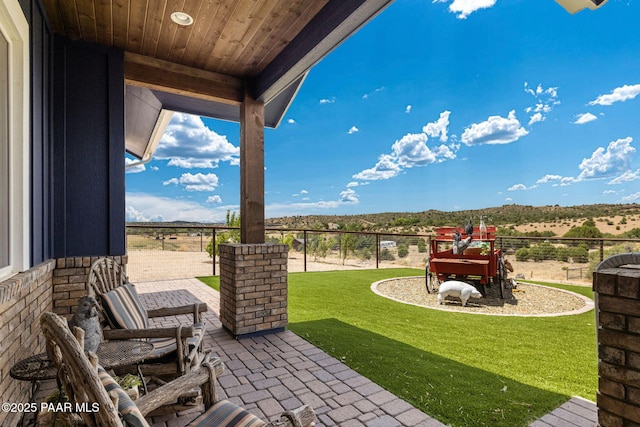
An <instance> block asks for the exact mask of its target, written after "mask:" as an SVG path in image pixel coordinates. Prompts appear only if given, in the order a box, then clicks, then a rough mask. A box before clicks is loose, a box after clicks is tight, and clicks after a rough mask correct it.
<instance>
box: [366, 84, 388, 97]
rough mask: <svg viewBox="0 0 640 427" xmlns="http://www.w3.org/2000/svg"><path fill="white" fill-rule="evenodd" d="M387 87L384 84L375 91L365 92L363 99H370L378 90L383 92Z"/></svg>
mask: <svg viewBox="0 0 640 427" xmlns="http://www.w3.org/2000/svg"><path fill="white" fill-rule="evenodd" d="M385 89H386V88H385V87H384V86H382V87H379V88H377V89H375V90H374V91H373V92H369V93H365V94H364V95H362V99H369V97H371V96H372V95H375V94H376V93H378V92H382V91H383V90H385Z"/></svg>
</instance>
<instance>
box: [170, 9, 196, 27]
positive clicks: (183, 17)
mask: <svg viewBox="0 0 640 427" xmlns="http://www.w3.org/2000/svg"><path fill="white" fill-rule="evenodd" d="M171 20H172V21H173V22H175V23H176V24H178V25H184V26H185V27H186V26H187V25H191V24H193V18H192V17H191V15H189V14H187V13H184V12H173V13H172V14H171Z"/></svg>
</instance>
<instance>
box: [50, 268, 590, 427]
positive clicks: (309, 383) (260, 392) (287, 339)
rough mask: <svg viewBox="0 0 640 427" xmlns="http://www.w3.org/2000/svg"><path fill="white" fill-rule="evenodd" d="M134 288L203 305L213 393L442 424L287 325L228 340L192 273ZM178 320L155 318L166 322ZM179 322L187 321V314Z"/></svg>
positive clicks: (274, 412) (263, 405)
mask: <svg viewBox="0 0 640 427" xmlns="http://www.w3.org/2000/svg"><path fill="white" fill-rule="evenodd" d="M136 288H137V290H138V293H139V294H140V296H141V299H142V302H143V304H144V305H145V306H146V307H147V308H158V307H162V306H176V305H182V304H189V303H192V302H205V303H207V305H208V307H209V311H208V312H207V313H204V314H203V320H204V321H205V322H206V323H207V332H206V336H205V341H204V348H205V349H210V350H211V351H212V353H213V355H215V356H217V357H219V358H221V359H222V361H223V362H224V363H225V365H226V370H225V373H224V374H223V375H221V376H220V377H219V378H218V393H219V397H221V398H227V399H229V400H231V401H233V402H235V403H237V404H239V405H241V406H243V407H244V408H246V409H247V410H249V411H250V412H252V413H254V414H256V415H257V416H259V417H261V418H263V419H268V420H273V419H274V418H277V417H278V415H279V414H280V413H281V412H282V411H284V410H289V409H294V408H297V407H299V406H301V405H303V404H309V405H311V406H312V407H313V409H314V411H315V413H316V415H317V417H318V422H317V424H316V425H317V426H318V427H320V426H344V427H351V426H353V427H355V426H366V427H392V426H412V427H436V426H444V424H442V423H441V422H439V421H437V420H435V419H433V418H431V417H430V416H429V415H427V414H425V413H423V412H422V411H420V410H418V409H416V408H415V407H413V406H412V405H411V404H409V403H407V402H405V401H403V400H402V399H400V398H398V397H397V396H395V395H393V394H392V393H390V392H388V391H386V390H384V389H383V388H382V387H380V386H378V385H377V384H375V383H373V382H372V381H370V380H369V379H367V378H365V377H363V376H361V375H360V374H358V373H357V372H356V371H354V370H352V369H351V368H349V367H348V366H347V365H345V364H344V363H342V362H341V361H339V360H337V359H335V358H333V357H331V356H329V355H328V354H327V353H325V352H324V351H322V350H320V349H318V348H316V347H314V346H313V345H312V344H310V343H308V342H307V341H305V340H304V339H302V338H300V337H299V336H297V335H296V334H294V333H293V332H291V331H284V332H280V333H275V334H269V335H265V336H261V337H253V338H242V339H240V340H236V339H234V338H233V337H232V336H231V335H230V334H229V333H228V332H227V331H226V330H224V329H223V328H222V325H221V323H220V320H219V307H220V294H219V293H218V292H217V291H215V290H214V289H211V288H209V287H208V286H206V285H204V284H203V283H201V282H200V281H199V280H197V279H178V280H165V281H154V282H143V283H137V284H136ZM177 320H180V319H177ZM177 320H176V319H175V318H173V319H165V320H162V321H161V322H159V323H160V324H165V325H167V326H168V325H170V324H172V323H174V322H175V321H177ZM181 320H182V321H183V322H184V323H188V322H189V318H188V317H187V316H185V317H184V318H183V319H181ZM192 320H193V319H191V321H192ZM45 390H46V387H45ZM201 410H202V407H200V408H194V409H193V410H192V411H189V413H182V414H169V415H163V416H158V417H154V418H153V420H152V421H153V427H180V426H184V425H185V424H186V423H188V422H189V421H190V420H191V419H192V418H194V417H195V415H196V413H197V412H198V411H201ZM596 418H597V416H596V407H595V404H594V403H593V402H590V401H587V400H584V399H580V398H574V399H571V400H570V401H568V402H567V403H565V404H564V405H562V406H561V407H560V408H558V409H556V410H555V411H553V412H552V413H550V414H547V415H546V416H545V417H543V418H541V419H540V420H538V421H536V422H534V423H533V424H531V427H548V426H569V427H572V426H576V427H589V426H595V425H596Z"/></svg>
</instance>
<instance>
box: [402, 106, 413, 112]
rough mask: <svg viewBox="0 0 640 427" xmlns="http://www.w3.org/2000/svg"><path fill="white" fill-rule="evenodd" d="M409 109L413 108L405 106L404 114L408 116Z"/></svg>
mask: <svg viewBox="0 0 640 427" xmlns="http://www.w3.org/2000/svg"><path fill="white" fill-rule="evenodd" d="M411 108H413V107H411V105H407V106H406V107H405V108H404V112H405V113H407V114H409V113H410V112H411Z"/></svg>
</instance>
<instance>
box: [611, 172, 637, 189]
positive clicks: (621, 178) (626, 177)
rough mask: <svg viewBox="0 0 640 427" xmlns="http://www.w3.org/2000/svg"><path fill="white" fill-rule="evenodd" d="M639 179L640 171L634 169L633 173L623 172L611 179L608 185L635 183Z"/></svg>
mask: <svg viewBox="0 0 640 427" xmlns="http://www.w3.org/2000/svg"><path fill="white" fill-rule="evenodd" d="M638 179H640V169H636V170H635V171H632V170H627V171H624V172H623V173H622V174H621V175H618V176H617V177H615V178H613V179H612V180H611V181H609V184H610V185H616V184H623V183H625V182H631V181H636V180H638Z"/></svg>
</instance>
